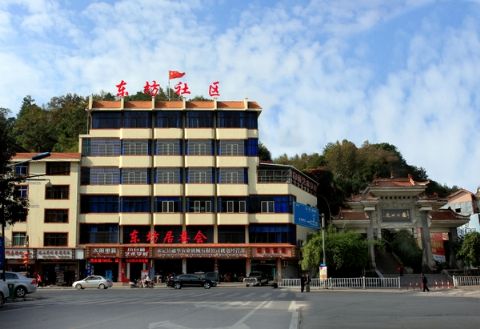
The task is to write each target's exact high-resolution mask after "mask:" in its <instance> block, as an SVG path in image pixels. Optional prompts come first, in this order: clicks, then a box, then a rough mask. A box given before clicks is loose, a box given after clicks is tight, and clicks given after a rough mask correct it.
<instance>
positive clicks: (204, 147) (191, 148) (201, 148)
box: [187, 139, 213, 155]
mask: <svg viewBox="0 0 480 329" xmlns="http://www.w3.org/2000/svg"><path fill="white" fill-rule="evenodd" d="M187 154H188V155H212V154H213V153H212V141H211V140H208V139H207V140H189V141H188V142H187Z"/></svg>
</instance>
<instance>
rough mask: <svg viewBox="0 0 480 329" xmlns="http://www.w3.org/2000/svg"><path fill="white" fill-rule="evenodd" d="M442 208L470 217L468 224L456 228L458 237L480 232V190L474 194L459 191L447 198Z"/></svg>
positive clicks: (462, 190)
mask: <svg viewBox="0 0 480 329" xmlns="http://www.w3.org/2000/svg"><path fill="white" fill-rule="evenodd" d="M442 208H444V209H448V208H450V209H452V210H453V211H455V212H456V213H457V214H461V215H463V216H470V220H469V221H468V223H466V224H465V225H462V226H460V227H459V228H458V235H460V236H464V235H465V234H467V233H469V232H480V214H479V208H480V188H479V189H477V193H476V194H473V193H472V192H470V191H467V190H465V189H459V190H458V191H456V192H454V193H452V194H451V195H449V196H448V203H447V204H446V205H444V206H443V207H442Z"/></svg>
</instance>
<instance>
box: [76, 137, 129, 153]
mask: <svg viewBox="0 0 480 329" xmlns="http://www.w3.org/2000/svg"><path fill="white" fill-rule="evenodd" d="M120 150H121V142H120V140H119V139H114V138H85V139H83V141H82V155H86V156H119V155H120Z"/></svg>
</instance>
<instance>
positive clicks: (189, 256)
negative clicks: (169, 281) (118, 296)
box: [86, 244, 296, 282]
mask: <svg viewBox="0 0 480 329" xmlns="http://www.w3.org/2000/svg"><path fill="white" fill-rule="evenodd" d="M295 254H296V253H295V246H292V245H289V244H282V245H281V246H279V245H278V244H277V245H273V244H272V245H268V244H255V245H248V244H241V245H239V244H203V245H199V244H195V245H188V244H183V245H171V244H169V245H158V244H157V245H152V246H151V247H150V246H145V245H144V246H135V247H134V246H128V247H126V246H118V247H98V246H96V247H93V246H90V247H87V248H86V267H87V268H88V269H89V270H90V272H89V273H87V274H93V273H94V274H97V275H103V276H105V277H108V278H111V279H112V280H113V281H114V282H115V281H118V282H129V281H135V280H138V279H140V278H141V277H142V274H143V273H148V275H149V276H150V277H151V278H152V279H157V280H162V281H165V279H166V277H167V276H168V275H171V274H181V273H195V272H218V273H219V276H220V278H221V280H222V281H227V282H235V281H241V279H242V278H243V277H244V276H245V275H246V274H247V273H249V272H250V271H251V270H253V269H256V270H262V271H264V272H266V273H267V274H268V275H269V276H271V277H272V279H273V278H275V277H277V276H279V275H280V276H281V275H282V271H283V270H286V265H285V264H291V265H292V266H295V262H294V261H293V260H294V259H295Z"/></svg>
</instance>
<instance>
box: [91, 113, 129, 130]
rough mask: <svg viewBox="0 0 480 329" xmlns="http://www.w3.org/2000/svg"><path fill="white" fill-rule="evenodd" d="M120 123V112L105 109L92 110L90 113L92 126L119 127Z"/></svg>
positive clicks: (98, 127) (94, 127) (97, 127)
mask: <svg viewBox="0 0 480 329" xmlns="http://www.w3.org/2000/svg"><path fill="white" fill-rule="evenodd" d="M121 123H122V113H121V112H116V111H115V112H113V111H108V112H107V111H105V112H93V113H92V128H93V129H102V128H104V129H105V128H110V129H111V128H114V129H115V128H120V127H121Z"/></svg>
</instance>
